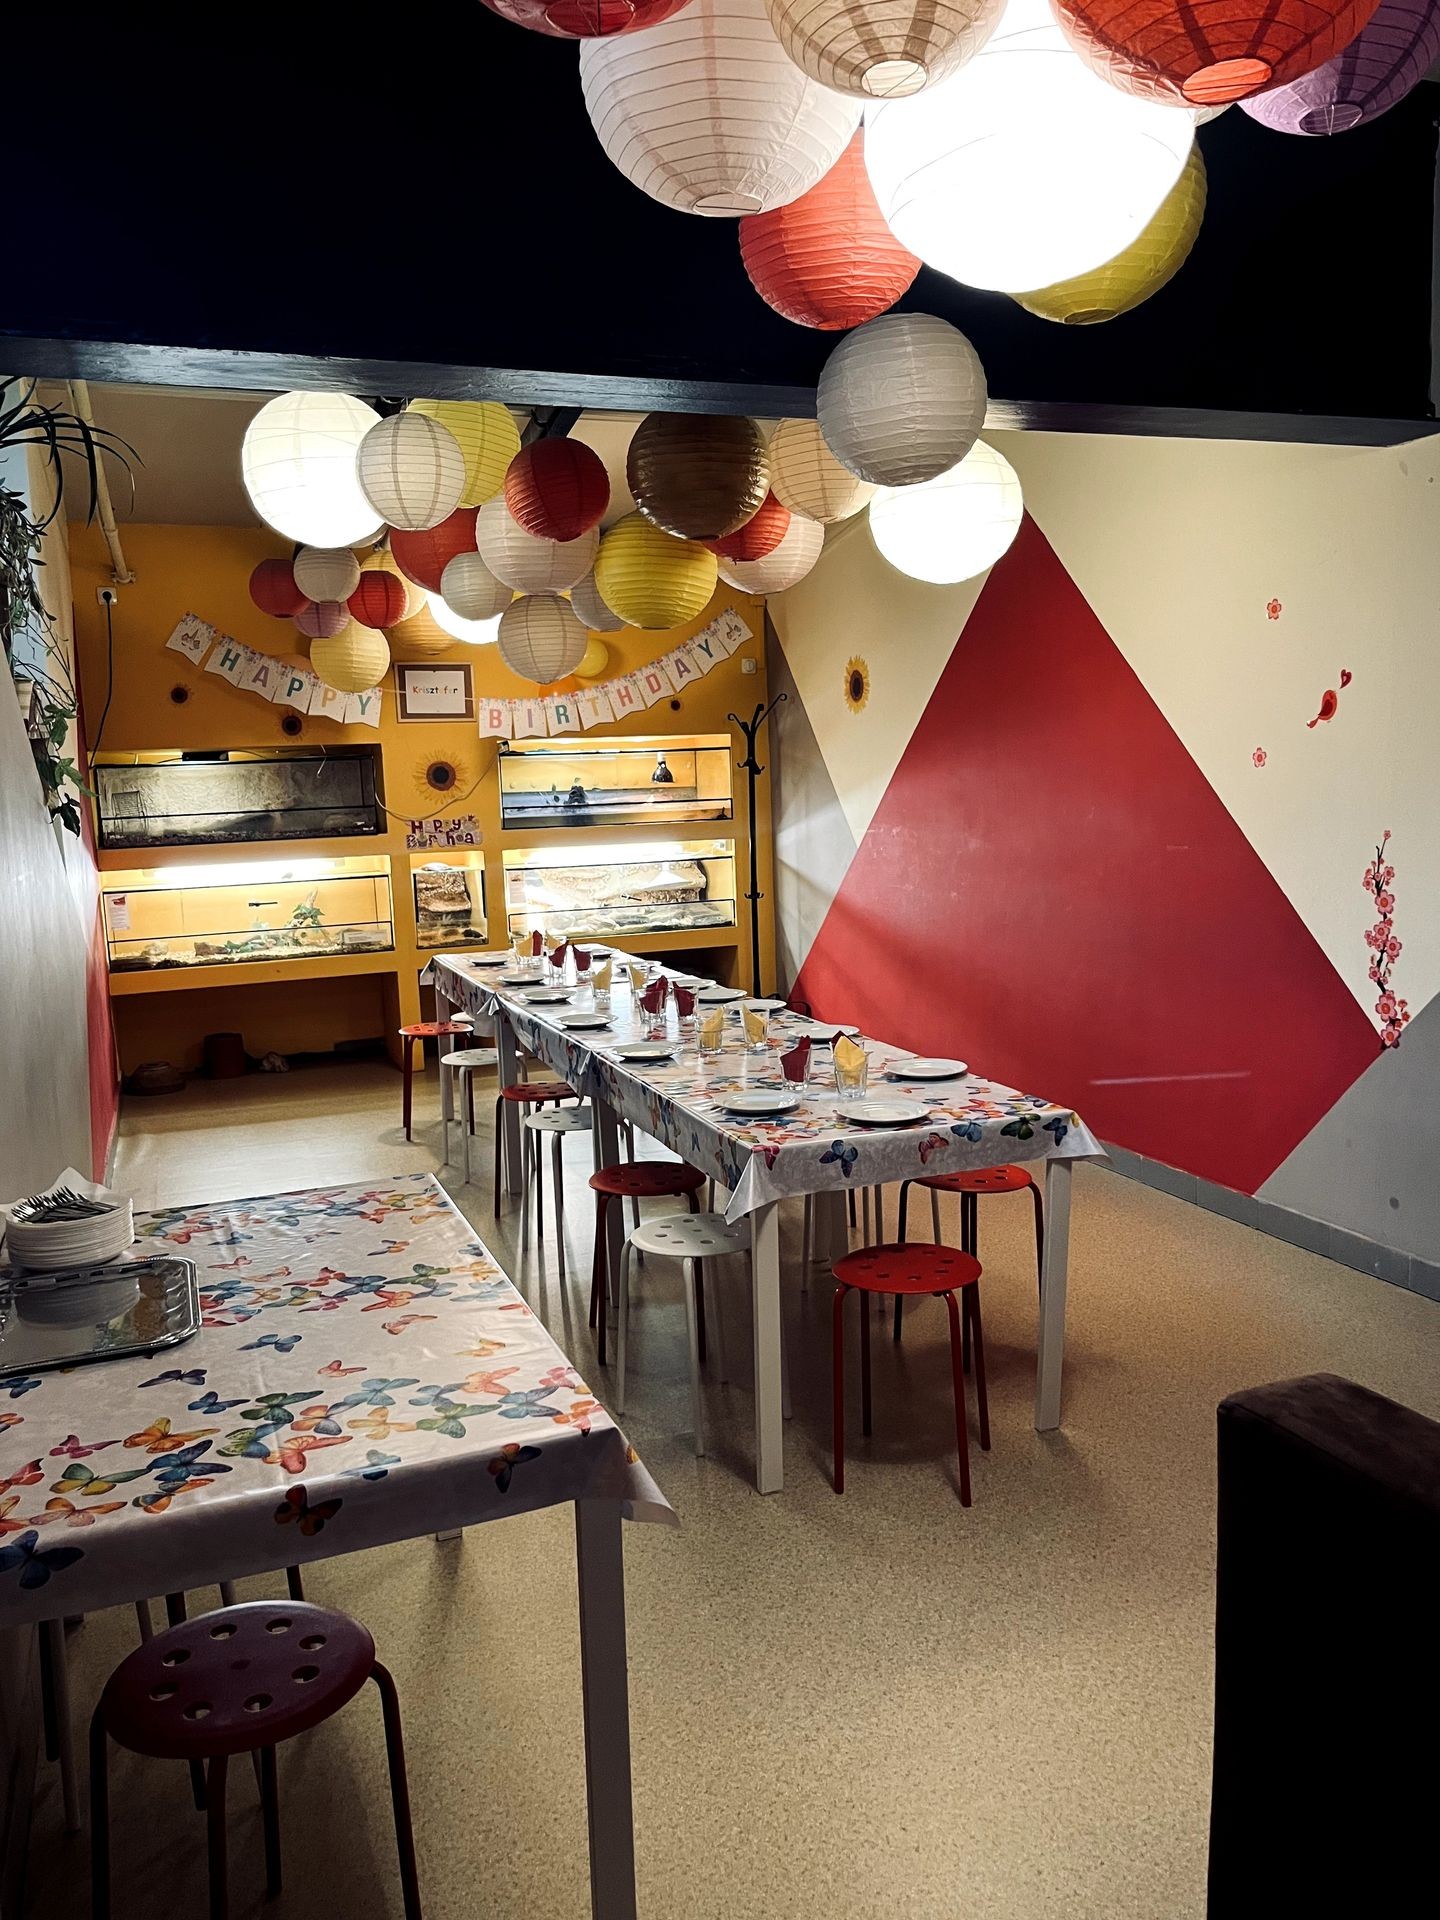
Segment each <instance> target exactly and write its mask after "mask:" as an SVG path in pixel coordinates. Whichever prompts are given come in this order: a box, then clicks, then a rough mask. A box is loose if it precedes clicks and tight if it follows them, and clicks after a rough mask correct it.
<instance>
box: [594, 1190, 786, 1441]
mask: <svg viewBox="0 0 1440 1920" xmlns="http://www.w3.org/2000/svg"><path fill="white" fill-rule="evenodd" d="M632 1250H633V1251H634V1252H635V1253H636V1254H637V1255H638V1254H642V1253H659V1254H664V1255H667V1256H668V1257H669V1258H670V1259H672V1260H678V1261H679V1262H680V1270H681V1273H682V1274H683V1276H684V1283H685V1326H686V1331H687V1333H688V1335H689V1340H690V1404H691V1408H692V1412H693V1415H694V1421H695V1451H696V1453H697V1454H703V1453H704V1451H705V1410H704V1405H703V1403H702V1401H701V1397H700V1323H699V1317H698V1313H697V1309H696V1298H695V1280H696V1274H697V1272H698V1271H699V1270H700V1269H701V1267H702V1265H703V1263H704V1262H705V1261H706V1260H729V1259H732V1258H734V1257H735V1256H736V1255H737V1254H743V1255H744V1257H745V1259H746V1261H747V1262H748V1261H749V1258H750V1227H749V1223H748V1222H742V1223H741V1224H740V1225H737V1226H732V1225H731V1223H730V1222H729V1221H728V1220H727V1219H726V1218H725V1216H724V1214H723V1213H667V1214H663V1215H661V1216H660V1217H659V1218H658V1219H654V1220H643V1221H642V1222H641V1223H640V1225H639V1226H638V1227H632V1228H631V1229H630V1232H629V1233H628V1234H627V1235H626V1237H625V1245H624V1247H623V1248H622V1249H621V1253H620V1351H619V1355H618V1357H617V1359H616V1365H615V1411H616V1412H617V1413H624V1411H625V1339H626V1331H627V1328H628V1325H629V1320H630V1255H631V1252H632ZM707 1298H708V1300H709V1302H710V1306H711V1312H712V1314H713V1317H714V1322H715V1346H716V1350H717V1353H718V1355H719V1359H720V1378H721V1379H722V1380H724V1379H726V1378H727V1377H728V1376H727V1373H726V1368H725V1327H724V1320H723V1317H722V1313H721V1306H720V1289H719V1288H718V1287H713V1288H712V1289H711V1290H710V1292H709V1294H708V1295H707ZM780 1361H781V1370H782V1380H783V1385H784V1401H783V1412H784V1415H785V1418H786V1419H787V1420H788V1419H789V1418H790V1369H789V1366H788V1364H787V1363H786V1356H785V1319H784V1315H783V1314H782V1315H781V1319H780Z"/></svg>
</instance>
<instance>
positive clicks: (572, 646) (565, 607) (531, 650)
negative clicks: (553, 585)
mask: <svg viewBox="0 0 1440 1920" xmlns="http://www.w3.org/2000/svg"><path fill="white" fill-rule="evenodd" d="M497 639H498V641H499V644H500V658H501V659H502V660H503V661H504V662H505V664H506V666H507V667H509V669H510V671H511V672H512V673H518V674H519V675H520V678H521V679H522V680H533V681H535V682H536V684H537V685H539V686H542V687H545V686H549V685H550V684H551V682H552V681H555V680H563V679H564V678H565V676H566V674H567V673H573V672H574V671H575V669H576V667H578V666H579V664H580V662H581V661H582V660H583V659H584V657H585V649H586V647H588V646H589V644H590V635H589V633H588V632H587V631H586V628H585V624H584V622H583V621H582V620H579V619H577V617H576V615H575V613H574V611H573V610H572V608H571V606H570V602H569V601H568V600H565V599H562V597H561V596H560V595H559V594H558V593H527V594H526V595H525V596H524V598H523V599H520V600H515V601H512V602H511V604H510V605H509V606H508V607H507V608H506V609H505V611H504V613H502V614H501V616H500V631H499V633H498V635H497Z"/></svg>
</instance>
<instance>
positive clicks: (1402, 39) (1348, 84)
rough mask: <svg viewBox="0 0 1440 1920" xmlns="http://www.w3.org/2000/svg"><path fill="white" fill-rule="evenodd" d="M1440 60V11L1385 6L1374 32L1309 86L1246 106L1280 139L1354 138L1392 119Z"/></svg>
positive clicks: (1408, 1) (1394, 0)
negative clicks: (1352, 133)
mask: <svg viewBox="0 0 1440 1920" xmlns="http://www.w3.org/2000/svg"><path fill="white" fill-rule="evenodd" d="M1437 59H1440V4H1430V5H1427V4H1425V0H1380V5H1379V6H1378V7H1377V8H1376V9H1375V12H1374V13H1373V14H1371V16H1370V20H1369V23H1368V25H1366V26H1365V27H1362V28H1361V30H1360V32H1359V33H1358V34H1357V35H1356V36H1355V38H1354V39H1353V40H1352V41H1351V42H1350V44H1349V46H1348V47H1346V48H1345V49H1344V51H1343V52H1341V53H1337V54H1336V55H1335V57H1334V59H1333V60H1327V61H1326V62H1325V64H1324V65H1323V66H1319V67H1316V69H1315V71H1314V72H1313V73H1307V74H1306V75H1305V77H1304V78H1303V79H1302V80H1292V81H1291V82H1290V83H1289V84H1288V86H1283V87H1272V88H1271V90H1270V92H1269V93H1256V94H1252V95H1251V96H1250V98H1249V99H1248V100H1242V101H1241V102H1240V107H1241V110H1242V112H1245V113H1248V114H1249V115H1250V118H1251V119H1252V120H1258V121H1259V122H1260V123H1261V125H1262V126H1266V127H1271V128H1273V129H1274V131H1275V132H1276V133H1312V134H1326V133H1346V132H1348V131H1349V129H1350V128H1351V127H1359V126H1363V125H1364V123H1365V122H1366V121H1367V120H1375V119H1378V118H1379V116H1380V115H1381V114H1382V113H1388V112H1389V110H1390V108H1391V107H1393V106H1394V105H1395V104H1396V103H1397V101H1400V100H1403V99H1404V98H1405V95H1406V94H1407V93H1409V91H1410V89H1411V88H1412V87H1413V86H1414V85H1415V84H1416V82H1417V81H1420V80H1423V79H1424V77H1425V75H1426V74H1427V73H1428V72H1429V70H1430V68H1431V67H1432V66H1434V64H1435V62H1436V60H1437Z"/></svg>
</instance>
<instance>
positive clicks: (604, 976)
mask: <svg viewBox="0 0 1440 1920" xmlns="http://www.w3.org/2000/svg"><path fill="white" fill-rule="evenodd" d="M614 964H615V963H614V962H613V961H612V960H611V958H610V956H609V955H608V954H607V955H606V956H605V958H604V959H603V960H602V961H601V962H600V964H599V966H598V967H592V968H591V969H590V978H591V979H592V980H593V981H594V983H595V985H596V986H597V987H599V988H600V989H601V991H602V992H603V991H604V990H605V989H606V988H607V987H608V986H609V985H610V969H611V967H612V966H613V965H614Z"/></svg>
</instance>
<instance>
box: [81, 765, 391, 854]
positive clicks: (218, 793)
mask: <svg viewBox="0 0 1440 1920" xmlns="http://www.w3.org/2000/svg"><path fill="white" fill-rule="evenodd" d="M377 766H378V749H375V748H372V747H343V746H336V747H329V748H327V749H326V751H325V752H324V753H317V752H316V751H315V750H314V749H313V748H297V749H296V750H295V751H294V752H286V751H285V750H284V749H282V748H276V749H274V750H267V751H254V752H251V751H248V750H243V749H238V748H232V749H230V750H228V751H222V752H218V753H191V754H180V753H168V754H165V753H153V754H140V755H134V756H131V758H129V759H128V760H126V761H125V762H124V763H123V764H122V763H120V762H119V761H110V762H108V763H102V764H101V765H98V766H97V767H96V768H95V811H96V817H97V820H98V823H99V837H100V845H101V846H102V847H167V846H168V847H174V846H205V845H214V844H216V843H218V842H221V841H230V842H233V841H244V840H330V839H337V838H341V837H344V836H348V835H351V834H364V833H379V832H380V831H381V829H382V826H383V824H384V823H383V819H382V815H381V809H380V804H379V799H378V794H377V782H376V768H377Z"/></svg>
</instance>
